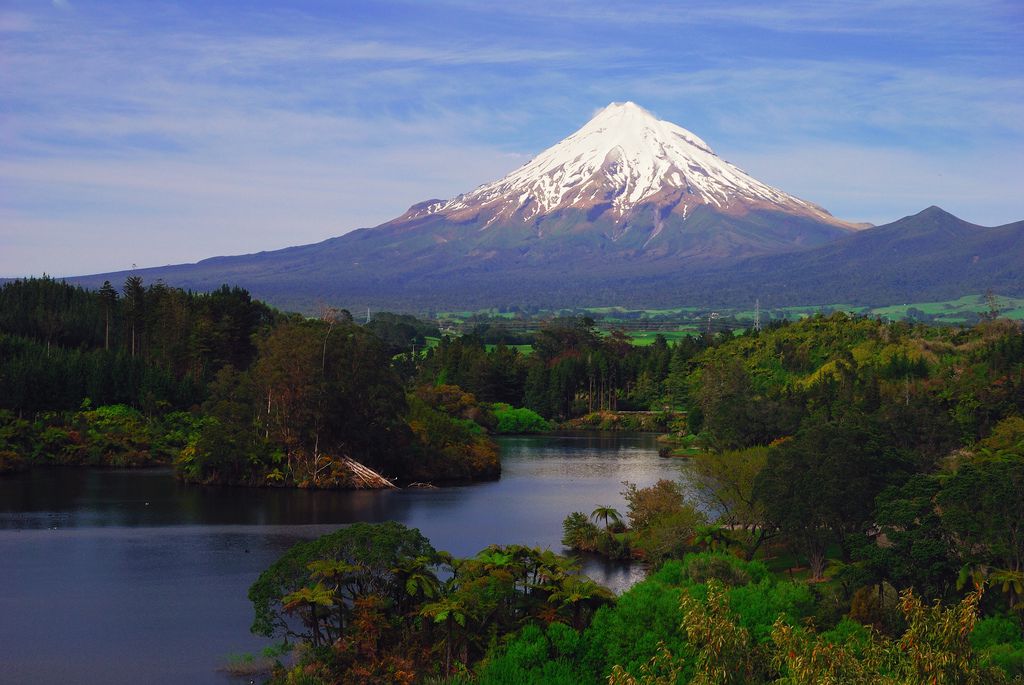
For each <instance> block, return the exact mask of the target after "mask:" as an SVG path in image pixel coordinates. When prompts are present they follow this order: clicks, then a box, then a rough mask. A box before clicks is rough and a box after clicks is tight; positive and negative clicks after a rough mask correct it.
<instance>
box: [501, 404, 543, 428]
mask: <svg viewBox="0 0 1024 685" xmlns="http://www.w3.org/2000/svg"><path fill="white" fill-rule="evenodd" d="M491 411H493V412H494V416H495V418H496V419H497V420H498V427H497V429H496V432H497V433H506V434H507V433H544V432H546V431H549V430H551V423H550V422H549V421H547V419H545V418H544V417H543V416H541V415H540V414H538V413H537V412H535V411H533V410H532V409H527V408H525V407H513V406H512V405H509V404H505V403H503V402H498V403H496V404H493V405H491Z"/></svg>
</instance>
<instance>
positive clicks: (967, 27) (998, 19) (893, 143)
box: [0, 0, 1024, 276]
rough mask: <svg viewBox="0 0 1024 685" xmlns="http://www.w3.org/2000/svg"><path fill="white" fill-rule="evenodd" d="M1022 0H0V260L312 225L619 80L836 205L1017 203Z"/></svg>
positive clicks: (252, 245)
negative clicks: (668, 0)
mask: <svg viewBox="0 0 1024 685" xmlns="http://www.w3.org/2000/svg"><path fill="white" fill-rule="evenodd" d="M1022 36H1024V4H1022V3H1021V2H1019V0H1017V1H1010V2H988V1H986V0H973V1H970V2H966V1H965V2H949V1H946V0H933V1H930V2H910V1H903V2H901V1H896V0H876V1H872V0H866V1H865V2H856V3H855V2H824V1H817V2H811V1H809V2H790V3H771V4H769V3H763V2H750V3H744V2H730V3H725V2H717V1H716V2H686V3H683V2H679V3H665V4H658V3H654V2H644V3H627V2H621V1H620V2H608V3H602V2H597V1H594V0H586V1H579V2H575V1H570V2H554V1H553V0H544V1H537V2H534V1H532V0H531V1H526V2H512V1H511V0H510V1H509V2H503V3H484V2H477V1H473V0H451V1H445V0H432V1H431V2H388V1H381V2H365V3H357V2H328V1H326V0H325V1H323V2H301V3H290V4H287V5H285V4H278V3H260V2H219V3H213V2H188V3H185V2H179V3H174V2H158V1H146V2H116V3H111V2H90V1H87V0H51V1H44V0H34V1H28V0H0V275H6V276H15V275H27V274H40V273H43V272H46V273H50V274H56V275H65V274H66V275H70V274H81V273H91V272H98V271H107V270H115V269H124V268H130V267H131V265H132V264H138V265H139V266H151V265H162V264H168V263H178V262H185V261H195V260H197V259H201V258H204V257H208V256H213V255H220V254H239V253H246V252H255V251H259V250H265V249H274V248H278V247H284V246H288V245H295V244H302V243H309V242H315V241H318V240H322V239H324V238H327V237H330V236H335V235H339V234H341V233H344V232H346V231H348V230H351V229H353V228H358V227H361V226H372V225H376V224H378V223H381V222H384V221H386V220H388V219H391V218H393V217H395V216H397V215H398V214H400V213H402V212H403V211H405V209H406V208H408V206H409V205H411V204H413V203H415V202H418V201H421V200H425V199H428V198H435V197H438V198H446V197H450V196H453V195H456V194H458V193H459V192H463V191H467V190H470V189H472V188H474V187H475V186H477V185H479V184H481V183H484V182H487V181H490V180H494V179H496V178H498V177H500V176H502V175H504V174H505V173H507V172H508V171H510V170H511V169H513V168H515V167H516V166H518V165H520V164H522V163H523V162H525V161H527V160H528V159H529V158H530V157H531V156H532V155H533V154H535V153H536V152H539V151H540V150H541V149H543V148H545V147H547V146H549V145H551V144H553V143H555V142H557V141H558V140H560V139H561V138H563V137H565V136H566V135H568V134H569V133H571V132H572V131H574V130H575V129H577V128H578V127H579V126H581V125H583V123H585V122H586V120H587V119H588V118H589V117H590V116H591V115H592V114H593V113H594V112H595V111H596V110H597V109H599V108H601V107H603V106H604V105H606V104H607V103H609V102H611V101H619V100H633V101H635V102H637V103H639V104H641V105H643V106H644V107H646V108H648V109H650V110H652V111H653V112H654V113H655V114H657V115H658V116H660V117H661V118H663V119H668V120H670V121H673V122H675V123H677V124H679V125H681V126H684V127H686V128H688V129H690V130H692V131H693V132H694V133H696V134H697V135H698V136H700V137H702V138H703V139H704V140H706V141H707V142H708V143H709V144H710V145H711V146H712V147H713V148H714V149H715V150H716V152H718V154H719V155H721V156H722V157H724V158H726V159H728V160H729V161H731V162H733V163H735V164H737V165H738V166H740V167H741V168H743V169H745V170H747V171H748V172H750V173H752V174H753V175H754V176H756V177H758V178H760V179H762V180H764V181H766V182H768V183H771V184H773V185H776V186H778V187H780V188H782V189H784V190H786V191H787V192H790V193H793V194H795V195H798V196H800V197H804V198H806V199H809V200H812V201H814V202H817V203H819V204H821V205H822V206H824V207H826V208H827V209H829V210H830V211H831V212H832V213H833V214H836V215H837V216H840V217H843V218H846V219H850V220H866V221H872V222H875V223H883V222H886V221H891V220H893V219H896V218H899V217H901V216H905V215H907V214H911V213H914V212H917V211H919V210H921V209H923V208H924V207H927V206H929V205H932V204H937V205H939V206H941V207H944V208H945V209H947V210H949V211H952V212H953V213H955V214H957V215H959V216H961V217H962V218H964V219H967V220H969V221H974V222H976V223H981V224H985V225H994V224H1000V223H1006V222H1009V221H1016V220H1020V219H1024V192H1022V191H1024V47H1022V45H1024V39H1022Z"/></svg>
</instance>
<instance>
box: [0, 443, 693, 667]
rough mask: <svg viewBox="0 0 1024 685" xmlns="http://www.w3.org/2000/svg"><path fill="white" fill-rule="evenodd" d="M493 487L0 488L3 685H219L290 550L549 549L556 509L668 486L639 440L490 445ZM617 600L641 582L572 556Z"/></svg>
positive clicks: (23, 483)
mask: <svg viewBox="0 0 1024 685" xmlns="http://www.w3.org/2000/svg"><path fill="white" fill-rule="evenodd" d="M501 447H502V466H503V474H502V477H501V480H499V481H496V482H492V483H481V484H475V485H467V486H461V487H452V488H439V489H424V490H419V489H417V490H401V491H390V492H309V491H299V490H265V489H251V488H203V487H196V486H186V485H183V484H181V483H178V482H176V481H175V480H174V479H173V477H172V475H171V473H170V472H169V471H161V470H156V471H123V470H88V469H52V470H37V471H34V472H31V473H28V474H20V475H17V476H14V477H8V478H0V578H3V580H4V582H3V583H2V584H0V616H2V617H3V618H2V620H0V645H4V652H6V654H5V655H4V661H5V664H4V670H5V674H4V675H3V676H2V677H0V679H6V678H11V682H97V683H98V682H104V683H121V682H125V683H127V682H149V683H158V682H168V683H178V682H225V681H226V680H227V678H226V677H225V676H223V675H221V674H218V673H216V672H214V670H213V669H214V668H215V666H216V665H217V664H218V663H220V662H221V661H222V660H223V657H224V656H225V655H226V654H228V653H231V652H238V651H254V650H257V649H258V648H259V646H260V645H261V644H263V643H262V642H261V641H258V640H256V639H255V638H253V637H251V636H249V635H248V625H249V622H250V621H251V618H252V616H251V607H250V605H249V603H248V600H247V599H246V596H245V594H246V590H247V589H248V586H249V585H250V584H251V583H252V581H253V580H254V579H255V578H256V576H257V575H258V574H259V572H260V571H261V570H262V569H263V568H265V567H266V566H267V565H269V564H270V563H271V562H272V561H273V560H274V559H275V558H277V556H278V555H280V554H281V552H283V551H284V550H285V549H287V548H288V547H289V546H290V545H292V544H294V543H295V542H296V541H298V540H301V539H308V538H311V537H315V536H317V535H321V534H323V533H326V532H329V531H331V530H334V529H336V528H337V527H338V525H341V524H346V523H352V522H355V521H371V522H377V521H386V520H396V521H401V522H402V523H405V524H406V525H408V526H412V527H416V528H419V529H420V530H421V531H422V532H423V534H424V535H426V536H427V537H428V538H430V540H431V542H432V543H433V544H434V546H435V547H437V548H438V549H446V550H448V551H450V552H452V553H453V554H455V555H460V556H467V555H471V554H475V553H476V552H477V551H479V550H480V549H482V548H483V547H486V546H487V545H488V544H491V543H499V544H511V543H519V544H527V545H536V546H540V547H550V548H551V549H554V550H556V551H561V544H560V542H559V540H560V538H561V522H562V519H563V518H564V517H565V516H566V514H568V513H569V512H570V511H574V510H579V511H584V512H590V511H591V510H593V509H594V507H596V506H598V505H611V506H615V507H618V508H620V509H622V508H623V500H622V497H621V495H620V491H621V490H622V481H624V480H628V481H632V482H635V483H637V484H639V485H641V486H643V485H649V484H652V483H654V482H655V481H656V480H658V479H659V478H676V477H678V474H679V463H678V462H675V461H673V460H666V459H659V458H658V457H657V448H656V445H655V442H654V439H653V436H649V435H615V434H592V433H591V434H565V435H558V436H543V437H511V438H503V439H502V440H501ZM584 567H585V570H586V571H587V573H588V574H590V575H591V576H592V577H594V578H595V579H596V580H599V581H601V582H603V583H605V584H607V585H609V586H610V587H613V588H616V589H622V588H625V587H628V586H629V585H630V584H632V583H633V582H635V581H636V580H637V579H638V577H639V576H640V575H642V570H640V569H638V568H636V567H630V566H629V565H624V564H619V563H610V562H606V561H603V560H600V559H587V560H585V564H584Z"/></svg>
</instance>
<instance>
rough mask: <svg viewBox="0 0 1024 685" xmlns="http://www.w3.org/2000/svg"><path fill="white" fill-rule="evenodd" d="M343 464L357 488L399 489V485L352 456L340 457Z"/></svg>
mask: <svg viewBox="0 0 1024 685" xmlns="http://www.w3.org/2000/svg"><path fill="white" fill-rule="evenodd" d="M338 461H339V462H340V463H341V465H342V466H343V467H344V468H346V469H347V470H348V472H349V473H350V474H351V475H352V484H353V485H354V486H355V488H356V489H357V490H387V489H391V490H397V489H398V486H397V485H395V484H394V483H392V482H391V481H389V480H388V479H387V478H385V477H384V476H382V475H380V474H379V473H377V472H376V471H374V470H373V469H371V468H368V467H366V466H363V465H362V464H360V463H359V462H358V461H356V460H355V459H352V458H350V457H340V458H339V460H338Z"/></svg>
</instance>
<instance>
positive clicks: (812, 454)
mask: <svg viewBox="0 0 1024 685" xmlns="http://www.w3.org/2000/svg"><path fill="white" fill-rule="evenodd" d="M136 286H137V287H136ZM0 302H2V304H3V308H2V309H0V323H2V328H0V361H2V364H3V365H2V367H0V412H2V413H0V470H3V469H16V468H23V467H25V466H27V465H32V464H47V463H53V464H96V465H145V464H151V463H173V464H174V465H175V467H176V469H177V471H178V474H179V475H180V477H181V478H183V479H185V480H188V481H194V482H200V483H242V484H249V485H300V486H309V487H344V486H350V485H352V484H353V483H352V482H351V480H350V479H351V472H350V471H349V470H347V469H346V468H345V463H346V462H345V459H346V458H348V457H351V458H354V459H357V460H358V461H360V462H362V463H365V464H367V465H369V466H372V467H374V468H376V469H378V470H380V471H381V472H383V473H385V474H386V475H389V476H396V477H399V478H402V479H406V480H410V481H412V480H420V481H422V480H434V481H437V480H444V479H470V478H479V477H488V476H494V475H496V473H497V469H498V454H497V450H496V447H495V444H494V443H493V442H492V441H491V439H490V437H489V436H490V435H492V434H493V433H495V432H502V431H504V432H509V431H511V432H529V431H540V430H547V429H548V428H549V427H550V426H551V425H552V422H554V421H568V420H575V421H577V422H578V424H579V425H595V426H600V427H612V426H613V425H614V424H615V423H616V422H618V423H621V424H623V425H627V426H637V425H645V424H643V422H644V421H653V422H655V423H654V424H652V425H659V426H663V427H666V428H669V429H670V431H671V440H672V441H673V442H674V446H675V448H676V449H677V451H678V452H680V453H685V454H687V455H689V464H690V466H691V468H690V469H688V474H689V475H688V478H687V480H685V481H682V482H672V481H662V482H659V483H657V484H655V485H654V486H651V487H646V488H640V487H637V486H634V485H632V484H628V483H627V484H626V485H625V486H624V487H625V491H624V493H623V494H624V496H625V499H626V503H627V508H626V511H625V512H624V513H620V512H618V511H616V510H615V509H614V508H612V507H610V506H607V503H602V502H595V503H594V506H595V508H594V509H593V510H592V511H591V512H589V513H587V512H571V513H570V512H566V513H567V514H569V516H568V517H567V519H566V521H565V524H564V532H565V539H564V541H565V544H566V545H567V546H568V547H571V548H575V549H577V550H581V551H592V552H597V553H600V554H604V555H606V556H609V557H612V558H637V559H642V560H643V561H644V562H645V563H646V564H648V566H649V568H650V569H651V571H652V575H651V577H650V578H649V579H648V580H647V581H645V582H643V583H641V584H639V585H638V586H636V587H635V588H633V589H632V590H631V591H629V592H628V593H626V594H625V595H623V596H622V597H620V598H618V599H615V598H612V597H610V596H608V595H607V593H606V592H603V591H602V590H601V589H600V588H598V587H597V586H594V585H593V584H592V583H590V582H589V581H587V580H586V579H585V578H583V577H582V576H580V574H579V573H578V569H577V568H576V567H574V566H573V565H572V564H571V563H570V562H568V561H566V560H565V559H562V558H559V557H557V556H556V555H553V554H551V553H550V552H545V551H539V550H530V549H526V548H519V547H507V548H501V547H493V548H489V549H487V550H484V551H483V552H481V553H480V554H479V555H478V556H477V557H475V558H474V559H470V560H454V559H451V558H450V557H448V556H447V555H445V554H443V553H441V552H437V551H436V550H434V548H433V547H432V546H430V544H429V542H428V541H426V540H424V539H423V538H422V536H420V535H419V533H418V532H416V531H409V530H406V529H404V528H402V527H400V526H397V525H395V524H387V525H385V526H383V527H373V526H353V527H352V528H350V529H347V530H345V531H339V532H338V533H335V534H332V535H329V536H326V537H325V538H321V539H320V540H318V541H314V542H310V543H303V544H301V545H299V546H297V547H296V548H294V549H293V550H292V551H290V552H288V553H287V554H286V555H285V556H284V557H283V558H282V559H281V560H280V561H278V562H277V563H276V564H275V565H274V566H272V567H271V568H270V569H268V570H267V572H265V573H264V574H263V576H261V578H260V580H259V581H258V582H257V583H256V585H254V586H253V589H252V591H251V594H250V596H251V598H252V599H253V602H254V606H255V608H256V623H255V624H254V630H256V631H257V632H260V633H262V634H267V635H275V636H277V637H282V638H288V639H289V640H294V641H297V642H298V643H299V644H300V645H301V648H300V649H299V651H298V652H296V656H295V661H294V664H293V665H291V666H289V667H285V666H282V667H281V668H280V669H279V670H278V672H277V674H276V676H275V677H276V678H277V679H278V680H280V681H281V682H290V683H299V682H304V683H322V682H324V683H325V682H355V681H358V682H420V681H422V680H423V679H425V678H428V677H432V678H436V679H439V681H440V682H448V683H450V684H451V685H454V684H456V683H461V682H470V681H475V682H480V683H518V682H531V683H534V682H536V683H579V682H594V683H596V682H613V683H633V682H637V683H668V682H693V683H740V682H742V683H764V682H785V683H817V682H836V683H840V682H842V683H845V682H852V683H860V682H863V683H894V684H896V683H900V684H902V683H908V684H909V683H918V682H934V683H1000V682H1005V681H1006V679H1007V678H1011V677H1020V676H1024V633H1022V631H1021V616H1022V612H1024V333H1022V331H1021V328H1020V325H1019V324H1016V323H1013V322H1009V321H1005V320H999V319H997V318H995V317H992V316H989V317H985V319H984V320H983V321H981V322H980V323H979V324H977V325H976V326H974V327H972V328H969V329H966V328H950V327H947V328H942V327H929V326H925V325H922V324H913V323H889V322H883V321H880V320H876V319H869V318H864V317H851V316H848V315H845V314H841V313H835V314H831V315H828V316H816V317H810V318H808V319H806V320H803V321H800V322H797V323H776V324H773V325H771V326H769V327H768V328H767V329H766V330H764V331H760V332H754V331H747V332H744V333H742V334H738V335H734V334H725V333H719V334H710V333H705V335H702V336H699V337H694V338H685V339H682V340H680V341H678V342H677V343H675V344H670V343H669V342H668V341H667V340H665V339H664V338H662V337H659V338H656V339H655V340H654V341H653V343H652V344H651V345H649V346H643V347H641V346H635V345H632V344H630V342H629V340H628V339H627V338H626V337H625V336H624V335H622V334H616V333H612V334H611V335H602V334H599V333H598V332H597V331H596V330H595V328H594V326H593V325H592V324H593V322H592V321H590V320H588V319H586V318H570V319H561V320H554V321H551V322H549V323H548V324H547V325H545V326H544V327H543V328H542V329H541V330H540V331H538V332H537V333H536V334H535V335H534V336H533V338H532V353H530V354H524V353H522V352H520V351H518V350H517V349H516V348H514V347H510V346H508V345H505V344H503V343H498V344H495V345H491V344H489V343H487V342H485V340H484V338H483V337H481V336H478V335H465V336H461V337H450V336H442V337H441V338H440V341H439V342H438V344H437V345H436V346H434V347H430V348H428V349H427V350H426V351H424V350H423V348H422V347H421V345H423V344H425V343H426V342H427V337H428V336H429V337H431V338H433V337H435V336H434V335H433V334H434V333H435V331H434V330H433V329H431V328H430V327H429V326H426V325H423V324H420V323H419V322H415V321H414V320H410V319H409V318H406V317H394V316H391V317H389V316H383V317H380V318H379V322H378V324H377V325H376V326H374V325H372V321H371V325H369V326H367V325H357V324H356V323H355V322H353V321H352V319H351V317H350V316H348V314H347V313H346V312H344V311H337V312H335V311H324V312H322V313H321V315H320V316H319V317H317V318H315V319H308V318H303V317H298V316H289V315H284V314H281V313H278V312H275V311H273V310H270V309H267V308H265V307H263V306H262V305H260V304H258V303H254V302H252V301H251V299H250V298H249V297H248V295H247V294H246V293H244V291H239V290H231V289H227V288H224V289H221V290H220V291H218V292H216V293H212V294H209V295H194V294H189V293H183V292H181V291H178V290H174V289H169V288H165V287H163V286H160V285H155V286H149V287H146V288H143V287H142V285H141V283H135V282H129V283H126V284H125V288H124V290H123V295H118V294H117V293H116V292H113V289H112V288H108V289H104V291H102V292H100V293H88V292H86V291H82V290H79V289H76V288H70V287H68V286H65V285H62V284H59V283H55V282H53V281H50V280H45V279H44V280H38V281H28V282H16V283H13V284H8V285H6V286H4V287H3V288H2V289H0ZM414 345H416V348H415V349H414V348H413V346H414ZM623 410H628V411H632V412H638V413H634V414H624V413H623ZM627 417H628V418H627ZM609 678H610V680H608V679H609Z"/></svg>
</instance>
